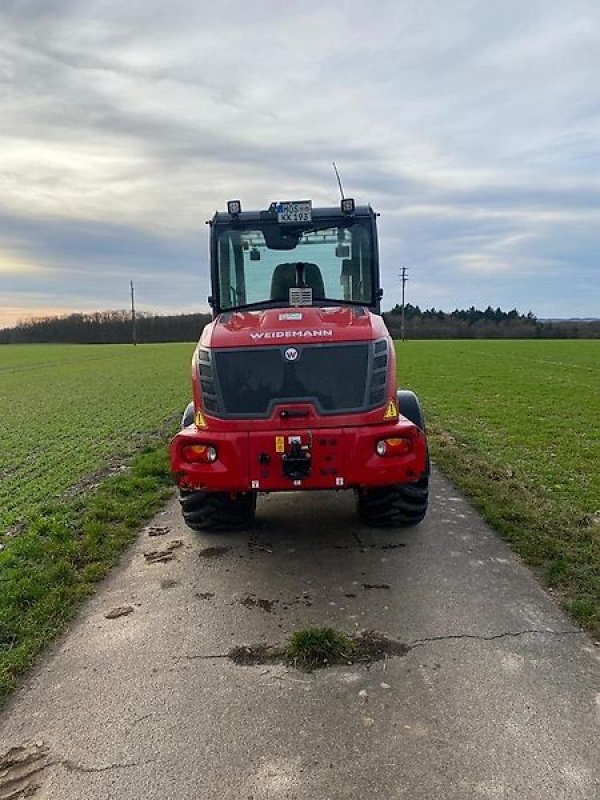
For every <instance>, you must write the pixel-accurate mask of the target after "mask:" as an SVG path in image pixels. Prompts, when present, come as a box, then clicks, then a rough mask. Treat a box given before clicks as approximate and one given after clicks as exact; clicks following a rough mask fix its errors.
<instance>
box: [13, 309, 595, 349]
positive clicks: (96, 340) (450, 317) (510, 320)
mask: <svg viewBox="0 0 600 800" xmlns="http://www.w3.org/2000/svg"><path fill="white" fill-rule="evenodd" d="M383 318H384V320H385V322H386V325H387V327H388V329H389V331H390V333H391V335H392V337H393V338H394V339H400V338H401V334H402V330H401V327H402V324H401V319H402V309H401V308H400V306H395V307H394V308H393V309H392V310H391V311H388V312H386V313H384V315H383ZM210 319H211V317H210V314H177V315H170V316H156V315H154V314H147V313H140V314H138V316H137V319H136V341H137V342H139V343H140V344H141V343H144V342H192V341H196V340H197V339H198V338H199V337H200V333H201V332H202V329H203V327H204V326H205V325H206V324H207V323H208V322H210ZM404 332H405V337H406V338H407V339H536V338H537V339H579V338H581V339H597V338H600V320H592V321H584V320H556V321H540V320H538V319H536V317H535V316H534V315H533V314H532V313H531V312H529V313H528V314H519V312H518V311H516V310H515V309H513V310H512V311H502V310H501V309H500V308H496V309H493V308H491V306H488V308H486V309H485V311H480V310H479V309H476V308H474V307H473V306H472V307H471V308H468V309H466V310H459V309H456V311H452V312H451V313H446V312H444V311H438V310H437V309H435V308H430V309H427V310H425V311H421V309H420V308H419V306H413V305H411V304H410V303H408V304H407V305H406V306H405V308H404ZM132 339H133V327H132V322H131V315H130V313H129V312H128V311H99V312H95V313H92V314H69V315H68V316H64V317H42V318H36V319H28V320H24V321H22V322H19V323H18V324H17V325H16V326H15V327H13V328H3V329H2V330H0V344H27V343H53V342H54V343H66V344H119V343H126V342H131V341H132Z"/></svg>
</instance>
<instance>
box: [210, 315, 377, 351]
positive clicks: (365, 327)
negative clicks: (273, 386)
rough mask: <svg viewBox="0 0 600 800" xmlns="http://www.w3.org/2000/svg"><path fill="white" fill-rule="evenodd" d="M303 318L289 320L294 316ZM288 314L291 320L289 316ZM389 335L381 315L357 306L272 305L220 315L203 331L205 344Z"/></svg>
mask: <svg viewBox="0 0 600 800" xmlns="http://www.w3.org/2000/svg"><path fill="white" fill-rule="evenodd" d="M294 315H296V316H300V319H289V317H290V316H292V317H293V316H294ZM286 317H287V319H286ZM384 336H388V332H387V328H386V327H385V324H384V322H383V320H382V319H381V317H379V316H377V315H376V314H370V313H368V312H366V311H365V312H364V313H361V314H357V313H356V310H355V309H354V308H349V307H348V308H340V307H339V306H338V307H335V308H319V307H314V306H302V307H299V308H268V309H262V310H260V311H244V312H243V311H236V312H233V313H226V314H220V315H219V316H218V317H217V319H216V320H214V322H211V323H210V325H207V326H206V328H205V329H204V331H203V334H202V338H201V340H200V343H201V345H202V346H203V347H213V348H221V347H224V348H225V347H234V348H240V347H248V346H249V345H252V346H257V345H261V344H264V345H274V344H279V343H281V344H288V343H289V344H318V343H323V344H326V343H334V342H363V341H371V340H373V339H380V338H382V337H384Z"/></svg>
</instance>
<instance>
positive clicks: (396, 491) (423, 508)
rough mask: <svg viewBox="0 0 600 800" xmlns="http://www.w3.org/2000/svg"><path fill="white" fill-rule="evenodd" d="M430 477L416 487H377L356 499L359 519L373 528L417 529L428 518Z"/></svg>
mask: <svg viewBox="0 0 600 800" xmlns="http://www.w3.org/2000/svg"><path fill="white" fill-rule="evenodd" d="M428 502H429V474H427V475H425V476H423V477H422V478H421V479H420V480H418V481H416V482H415V483H398V484H394V485H392V486H377V487H376V488H374V489H369V490H367V491H366V492H365V493H364V494H359V495H358V516H359V517H360V519H361V520H362V521H363V522H364V523H365V524H366V525H371V526H372V527H374V528H391V527H401V528H404V527H407V526H409V525H418V524H419V522H421V521H422V520H423V519H424V518H425V515H426V514H427V505H428Z"/></svg>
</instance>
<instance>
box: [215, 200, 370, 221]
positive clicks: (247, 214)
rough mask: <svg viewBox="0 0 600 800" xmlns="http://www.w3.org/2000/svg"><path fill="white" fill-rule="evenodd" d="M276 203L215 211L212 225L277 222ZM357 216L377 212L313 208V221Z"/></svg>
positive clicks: (330, 207)
mask: <svg viewBox="0 0 600 800" xmlns="http://www.w3.org/2000/svg"><path fill="white" fill-rule="evenodd" d="M276 205H277V204H276V203H272V204H271V207H270V208H269V209H266V210H262V211H260V210H256V211H241V212H240V213H239V214H229V213H228V212H227V211H215V214H214V216H213V218H212V219H211V220H209V223H210V224H211V225H214V224H219V223H231V222H244V223H245V222H277V212H276V211H275V206H276ZM356 217H363V218H364V217H375V212H374V211H373V209H372V208H371V206H370V205H366V206H356V207H355V209H354V211H353V212H351V213H344V212H343V211H342V210H341V209H340V207H339V206H324V207H321V208H318V207H317V208H315V207H314V206H313V209H312V221H313V222H315V221H318V220H329V219H336V220H340V219H353V218H356Z"/></svg>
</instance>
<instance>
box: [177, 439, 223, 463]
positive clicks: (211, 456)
mask: <svg viewBox="0 0 600 800" xmlns="http://www.w3.org/2000/svg"><path fill="white" fill-rule="evenodd" d="M181 454H182V456H183V458H184V459H185V460H186V461H187V462H188V463H192V464H213V463H214V462H215V461H216V460H217V449H216V448H215V447H213V446H212V445H211V444H188V445H186V446H185V447H184V448H183V450H182V452H181Z"/></svg>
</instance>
